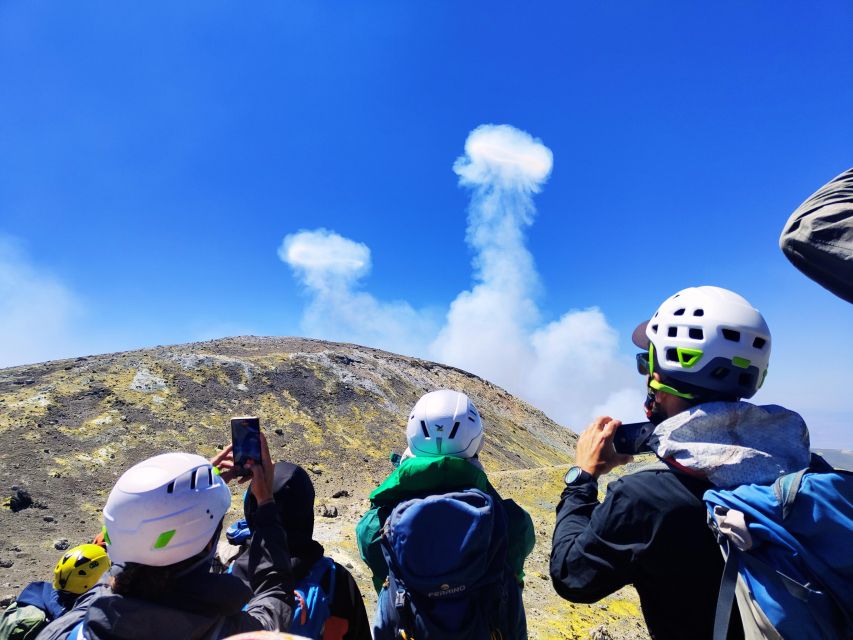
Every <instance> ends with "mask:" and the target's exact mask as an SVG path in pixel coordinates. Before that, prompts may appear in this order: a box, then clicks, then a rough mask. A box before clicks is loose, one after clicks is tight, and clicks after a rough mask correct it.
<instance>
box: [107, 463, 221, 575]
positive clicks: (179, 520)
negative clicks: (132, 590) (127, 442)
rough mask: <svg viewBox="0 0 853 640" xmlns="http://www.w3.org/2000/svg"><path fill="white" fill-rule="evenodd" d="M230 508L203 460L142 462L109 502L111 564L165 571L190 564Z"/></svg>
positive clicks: (125, 477)
mask: <svg viewBox="0 0 853 640" xmlns="http://www.w3.org/2000/svg"><path fill="white" fill-rule="evenodd" d="M230 505H231V492H230V491H229V490H228V487H227V486H226V485H225V483H224V482H223V481H222V478H220V477H219V473H218V471H216V470H215V469H214V468H213V467H212V466H211V464H210V463H209V462H208V461H207V460H205V459H204V458H202V457H201V456H198V455H195V454H191V453H164V454H161V455H159V456H154V457H153V458H148V459H147V460H143V461H142V462H140V463H139V464H137V465H134V466H133V467H131V468H130V469H128V470H127V471H125V472H124V474H122V476H121V477H120V478H119V479H118V482H116V484H115V486H114V487H113V490H112V491H111V492H110V497H109V498H107V504H106V506H105V507H104V529H105V541H106V543H107V549H108V550H109V554H110V559H111V560H112V561H113V562H121V563H123V562H138V563H140V564H146V565H151V566H154V567H164V566H167V565H170V564H175V563H176V562H180V561H182V560H186V559H188V558H192V557H193V556H194V555H196V554H198V553H200V552H201V551H203V550H204V548H205V547H206V546H207V543H208V542H210V539H211V538H212V537H213V534H214V533H216V530H217V529H218V527H219V524H220V521H221V520H222V518H223V516H224V515H225V512H226V511H228V507H229V506H230Z"/></svg>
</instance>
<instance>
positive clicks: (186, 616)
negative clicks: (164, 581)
mask: <svg viewBox="0 0 853 640" xmlns="http://www.w3.org/2000/svg"><path fill="white" fill-rule="evenodd" d="M255 526H256V530H255V535H254V536H253V537H252V543H251V546H250V548H249V551H248V553H247V556H248V562H249V567H250V574H251V588H250V587H248V586H246V585H245V584H244V583H243V582H242V581H241V580H240V579H239V578H237V577H236V576H232V575H216V574H212V573H210V572H209V567H208V566H207V565H204V566H201V567H199V568H198V569H196V570H195V571H191V572H190V573H188V574H186V575H184V576H181V577H179V578H176V579H175V580H173V581H172V582H171V583H170V584H169V586H168V588H167V589H166V590H165V591H164V592H163V593H162V595H161V596H160V597H158V598H157V599H156V600H142V599H140V598H129V597H124V596H120V595H117V594H115V593H113V592H112V590H111V589H110V587H109V586H108V585H107V584H106V583H101V584H99V585H98V586H96V587H95V588H94V589H92V590H91V591H89V592H88V593H86V594H84V595H83V596H81V597H80V599H79V600H78V601H77V603H76V604H75V606H74V608H73V609H72V610H71V611H69V612H68V613H67V614H65V615H64V616H62V617H61V618H59V619H57V620H54V621H53V622H51V623H50V624H49V625H48V626H47V627H45V628H44V629H43V630H42V632H41V633H40V634H39V635H38V636H37V640H65V639H66V638H68V636H69V634H70V633H71V632H72V630H74V628H75V627H76V626H77V625H78V624H79V623H80V622H81V621H83V622H84V627H83V632H84V634H85V637H86V639H87V640H137V639H138V640H143V639H145V640H150V639H151V638H158V639H162V640H173V639H174V640H179V639H180V640H185V639H199V640H201V639H205V640H207V639H210V640H218V639H219V638H225V637H227V636H229V635H232V634H235V633H241V632H244V631H257V630H261V629H265V630H270V631H274V630H279V629H282V630H286V629H287V627H288V626H289V625H290V620H291V617H292V613H293V604H292V600H291V598H292V593H293V575H292V572H291V568H290V566H291V562H290V554H289V553H288V549H287V537H286V535H285V533H284V529H282V526H281V523H280V522H279V520H278V514H277V511H276V507H275V505H274V504H272V503H270V504H268V505H263V506H261V507H259V508H258V510H257V512H256V515H255ZM244 605H245V610H243V607H244Z"/></svg>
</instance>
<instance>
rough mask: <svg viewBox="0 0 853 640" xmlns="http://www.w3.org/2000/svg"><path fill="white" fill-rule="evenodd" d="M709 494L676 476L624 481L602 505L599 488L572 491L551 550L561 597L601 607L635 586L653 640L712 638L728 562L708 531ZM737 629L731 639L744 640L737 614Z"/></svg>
mask: <svg viewBox="0 0 853 640" xmlns="http://www.w3.org/2000/svg"><path fill="white" fill-rule="evenodd" d="M709 488H711V485H710V484H709V483H708V482H707V481H706V480H704V479H701V478H695V477H692V476H688V475H685V474H682V473H677V472H675V471H672V470H670V469H650V470H641V471H638V472H637V473H634V474H631V475H627V476H625V477H623V478H620V479H619V480H616V481H615V482H613V483H611V484H610V485H609V486H608V488H607V496H606V498H605V500H604V502H602V503H599V502H598V486H597V483H596V482H595V481H594V480H590V481H589V482H586V483H582V484H581V485H579V486H571V487H566V489H565V490H564V491H563V494H562V496H561V500H560V504H559V505H558V506H557V524H556V526H555V528H554V539H553V544H552V549H551V580H552V581H553V583H554V588H555V589H556V590H557V593H559V594H560V595H561V596H562V597H563V598H566V599H567V600H571V601H572V602H596V601H598V600H600V599H601V598H603V597H604V596H607V595H609V594H611V593H613V592H614V591H616V590H617V589H620V588H621V587H623V586H625V585H627V584H633V585H634V587H635V588H636V589H637V593H638V594H639V596H640V603H641V605H642V609H643V616H644V617H645V620H646V625H647V626H648V629H649V633H650V635H651V636H652V638H655V640H669V639H681V638H691V639H696V640H702V639H703V638H711V635H712V632H713V627H714V611H715V608H716V603H717V595H718V591H719V588H720V578H721V577H722V570H723V561H722V556H721V554H720V549H719V547H718V546H717V543H716V541H715V540H714V537H713V535H712V534H711V531H710V530H709V529H708V526H707V525H706V519H705V518H706V516H705V514H706V510H705V505H704V503H703V501H702V494H703V493H704V492H705V491H706V490H707V489H709ZM732 621H733V622H732V625H731V628H730V632H729V637H730V638H737V637H742V636H743V632H742V630H741V629H740V621H739V616H738V614H737V613H736V612H733V615H732Z"/></svg>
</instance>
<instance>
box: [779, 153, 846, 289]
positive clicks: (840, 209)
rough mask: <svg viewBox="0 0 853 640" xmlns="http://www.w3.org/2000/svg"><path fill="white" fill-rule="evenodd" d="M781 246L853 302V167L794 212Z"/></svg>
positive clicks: (794, 260) (799, 266)
mask: <svg viewBox="0 0 853 640" xmlns="http://www.w3.org/2000/svg"><path fill="white" fill-rule="evenodd" d="M779 246H780V247H781V248H782V251H783V252H784V253H785V255H786V256H787V257H788V260H790V261H791V262H792V263H794V266H795V267H797V269H799V270H800V271H802V272H803V273H804V274H806V275H807V276H808V277H809V278H811V279H812V280H814V281H815V282H817V283H818V284H820V285H821V286H823V287H825V288H826V289H829V290H830V291H832V293H834V294H835V295H837V296H839V297H840V298H843V299H844V300H846V301H847V302H851V303H853V169H848V170H847V171H845V172H844V173H842V174H841V175H839V176H837V177H836V178H834V179H833V180H831V181H830V182H828V183H827V184H825V185H824V186H822V187H821V188H820V189H818V190H817V191H816V192H815V193H814V194H812V196H811V197H810V198H809V199H808V200H806V201H805V202H804V203H803V204H801V205H800V206H799V207H798V208H797V210H796V211H794V213H792V214H791V217H790V218H788V222H787V223H786V224H785V228H784V229H783V230H782V235H781V236H780V237H779Z"/></svg>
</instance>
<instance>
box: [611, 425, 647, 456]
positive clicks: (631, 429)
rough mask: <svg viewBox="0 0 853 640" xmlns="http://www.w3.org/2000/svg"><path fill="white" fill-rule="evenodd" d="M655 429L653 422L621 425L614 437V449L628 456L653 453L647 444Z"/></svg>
mask: <svg viewBox="0 0 853 640" xmlns="http://www.w3.org/2000/svg"><path fill="white" fill-rule="evenodd" d="M654 429H655V425H653V424H652V423H651V422H631V423H628V424H623V425H619V427H618V428H617V429H616V433H615V434H614V435H613V448H614V449H616V452H617V453H623V454H627V455H634V454H635V453H642V452H644V451H651V449H649V448H648V446H647V445H646V442H647V441H648V439H649V436H650V435H652V431H654Z"/></svg>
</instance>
